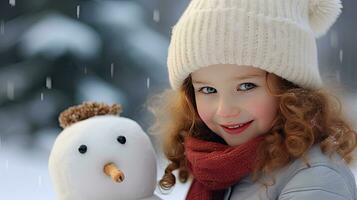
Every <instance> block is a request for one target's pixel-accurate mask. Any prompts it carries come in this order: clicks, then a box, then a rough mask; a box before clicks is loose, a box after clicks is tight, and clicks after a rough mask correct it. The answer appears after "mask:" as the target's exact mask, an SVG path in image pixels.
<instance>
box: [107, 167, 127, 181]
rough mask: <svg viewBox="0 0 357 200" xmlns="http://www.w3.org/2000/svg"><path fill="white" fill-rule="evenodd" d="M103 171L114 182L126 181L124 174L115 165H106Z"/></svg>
mask: <svg viewBox="0 0 357 200" xmlns="http://www.w3.org/2000/svg"><path fill="white" fill-rule="evenodd" d="M103 171H104V173H105V174H106V175H107V176H110V177H111V178H112V180H113V181H114V182H117V183H120V182H123V181H124V173H123V172H122V171H121V170H120V169H118V167H117V166H116V165H115V164H114V163H108V164H106V165H105V166H104V168H103Z"/></svg>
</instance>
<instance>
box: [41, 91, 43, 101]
mask: <svg viewBox="0 0 357 200" xmlns="http://www.w3.org/2000/svg"><path fill="white" fill-rule="evenodd" d="M41 101H43V92H41Z"/></svg>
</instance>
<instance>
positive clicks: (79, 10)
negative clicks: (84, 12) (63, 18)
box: [77, 5, 81, 19]
mask: <svg viewBox="0 0 357 200" xmlns="http://www.w3.org/2000/svg"><path fill="white" fill-rule="evenodd" d="M80 12H81V6H80V5H77V19H79V13H80Z"/></svg>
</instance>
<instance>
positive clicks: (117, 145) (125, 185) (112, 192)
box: [49, 102, 160, 200]
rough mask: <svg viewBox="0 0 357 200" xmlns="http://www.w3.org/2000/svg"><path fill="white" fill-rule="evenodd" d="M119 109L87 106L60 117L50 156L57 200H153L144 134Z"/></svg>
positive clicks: (151, 156) (151, 163) (152, 170)
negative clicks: (121, 114) (121, 115)
mask: <svg viewBox="0 0 357 200" xmlns="http://www.w3.org/2000/svg"><path fill="white" fill-rule="evenodd" d="M120 111H121V108H120V106H119V105H117V104H114V105H112V106H109V105H106V104H100V103H91V102H86V103H83V104H82V105H79V106H74V107H71V108H69V109H67V110H65V111H64V112H62V113H61V115H60V117H59V121H60V125H61V127H63V128H64V130H63V131H62V132H61V133H60V134H59V135H58V136H57V138H56V141H55V143H54V145H53V148H52V151H51V154H50V157H49V173H50V177H51V179H52V182H53V185H54V188H55V191H56V194H57V199H58V200H133V199H138V200H139V199H140V200H144V199H145V200H154V199H155V200H158V199H160V198H158V197H157V196H155V195H153V192H154V190H155V187H156V157H155V152H154V149H153V147H152V144H151V142H150V139H149V137H148V136H147V134H146V133H145V132H144V131H143V130H142V128H141V127H140V126H139V125H138V124H137V123H136V122H135V121H133V120H131V119H128V118H124V117H120V116H118V115H119V112H120Z"/></svg>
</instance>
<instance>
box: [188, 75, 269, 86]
mask: <svg viewBox="0 0 357 200" xmlns="http://www.w3.org/2000/svg"><path fill="white" fill-rule="evenodd" d="M261 76H262V74H248V75H244V76H237V77H234V78H233V80H245V79H250V78H256V77H261ZM192 83H195V84H208V82H204V81H196V80H192Z"/></svg>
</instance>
